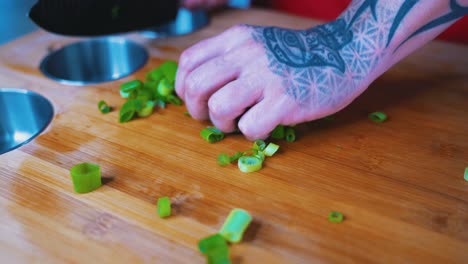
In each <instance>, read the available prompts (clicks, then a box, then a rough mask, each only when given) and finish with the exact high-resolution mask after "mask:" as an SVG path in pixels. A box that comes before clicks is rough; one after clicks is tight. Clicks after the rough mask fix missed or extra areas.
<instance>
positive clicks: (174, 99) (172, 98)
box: [166, 94, 182, 105]
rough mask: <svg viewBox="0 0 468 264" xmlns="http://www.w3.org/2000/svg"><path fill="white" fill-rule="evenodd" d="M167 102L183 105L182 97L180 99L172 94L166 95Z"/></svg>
mask: <svg viewBox="0 0 468 264" xmlns="http://www.w3.org/2000/svg"><path fill="white" fill-rule="evenodd" d="M166 99H167V102H169V103H171V104H173V105H182V99H180V98H179V97H178V96H176V95H173V94H170V95H168V96H167V97H166Z"/></svg>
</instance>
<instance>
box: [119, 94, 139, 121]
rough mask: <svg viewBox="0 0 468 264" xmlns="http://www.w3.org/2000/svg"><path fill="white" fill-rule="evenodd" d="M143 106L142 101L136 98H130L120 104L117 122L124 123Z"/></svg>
mask: <svg viewBox="0 0 468 264" xmlns="http://www.w3.org/2000/svg"><path fill="white" fill-rule="evenodd" d="M142 108H143V102H142V101H141V100H138V99H130V100H128V101H127V102H125V104H124V105H123V106H122V108H121V109H120V112H119V122H120V123H125V122H128V121H130V120H132V118H133V117H134V116H135V113H137V112H138V111H140V110H141V109H142Z"/></svg>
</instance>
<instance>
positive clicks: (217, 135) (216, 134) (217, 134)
mask: <svg viewBox="0 0 468 264" xmlns="http://www.w3.org/2000/svg"><path fill="white" fill-rule="evenodd" d="M200 136H201V137H202V138H203V139H204V140H206V141H208V142H210V143H215V142H218V141H221V140H223V138H224V133H223V132H222V131H221V130H219V129H217V128H216V127H207V128H204V129H202V131H200Z"/></svg>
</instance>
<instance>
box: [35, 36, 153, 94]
mask: <svg viewBox="0 0 468 264" xmlns="http://www.w3.org/2000/svg"><path fill="white" fill-rule="evenodd" d="M90 42H97V43H99V42H101V43H104V42H114V43H120V44H123V43H127V44H128V45H131V46H132V47H136V48H139V49H141V50H142V51H143V56H144V58H143V62H142V63H141V64H140V65H137V66H136V67H135V69H134V70H133V71H129V72H128V73H126V74H121V75H119V76H118V77H116V78H112V79H110V80H106V81H72V80H67V79H62V78H59V77H57V76H55V75H53V74H51V73H50V72H48V71H47V70H46V65H47V63H48V62H49V60H50V59H51V58H52V56H53V55H55V54H57V53H59V52H61V51H63V50H64V49H66V48H69V47H74V46H79V45H82V44H84V43H90ZM148 59H149V53H148V51H147V50H146V48H145V47H144V46H143V45H141V44H138V43H136V42H134V41H130V40H128V39H125V38H122V37H105V38H98V39H88V40H84V41H79V42H75V43H71V44H68V45H65V46H63V47H61V48H60V49H57V50H55V51H53V52H51V53H49V54H47V56H46V57H45V58H44V59H42V61H41V63H40V65H39V69H40V71H41V72H42V73H43V74H44V75H45V76H46V77H47V78H50V79H52V80H55V81H57V82H59V83H62V84H66V85H73V86H84V85H91V84H101V83H107V82H113V81H116V80H118V79H121V78H124V77H127V76H129V75H132V74H133V73H134V72H136V71H138V70H139V69H141V68H142V67H143V66H145V64H146V63H147V62H148Z"/></svg>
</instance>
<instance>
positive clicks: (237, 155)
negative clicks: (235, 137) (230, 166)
mask: <svg viewBox="0 0 468 264" xmlns="http://www.w3.org/2000/svg"><path fill="white" fill-rule="evenodd" d="M243 155H244V153H243V152H241V151H238V152H236V153H235V154H234V155H232V156H231V157H230V158H229V161H230V162H233V161H236V160H238V159H239V158H240V157H242V156H243Z"/></svg>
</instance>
